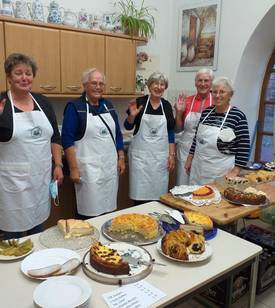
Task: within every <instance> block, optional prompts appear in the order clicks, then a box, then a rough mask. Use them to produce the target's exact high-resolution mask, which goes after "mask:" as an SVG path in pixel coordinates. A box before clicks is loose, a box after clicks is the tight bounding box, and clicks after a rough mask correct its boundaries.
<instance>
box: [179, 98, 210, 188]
mask: <svg viewBox="0 0 275 308" xmlns="http://www.w3.org/2000/svg"><path fill="white" fill-rule="evenodd" d="M195 99H196V95H195V96H194V97H193V99H192V103H191V107H190V112H189V113H188V114H187V116H186V118H185V121H184V131H183V133H182V135H181V138H180V139H179V141H178V143H177V170H176V174H177V179H176V185H189V175H188V174H187V173H186V171H185V169H184V164H185V162H186V158H187V156H188V154H189V150H190V147H191V145H192V142H193V138H194V135H195V132H196V128H197V125H198V123H199V120H200V116H201V112H202V110H203V109H204V108H203V107H204V102H205V99H204V100H203V101H202V102H201V108H200V112H192V109H193V105H194V102H195ZM209 99H210V104H209V106H212V95H211V94H209Z"/></svg>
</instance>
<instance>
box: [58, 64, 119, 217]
mask: <svg viewBox="0 0 275 308" xmlns="http://www.w3.org/2000/svg"><path fill="white" fill-rule="evenodd" d="M82 83H83V86H84V90H85V92H84V93H83V94H82V96H81V97H80V98H78V99H76V100H75V101H73V102H69V103H68V104H67V106H66V109H65V112H64V120H63V126H62V143H63V147H64V149H65V154H66V158H67V161H68V164H69V169H70V178H71V180H72V181H73V182H74V184H75V193H76V202H77V212H78V217H79V218H83V219H86V218H88V217H93V216H97V215H100V214H103V213H106V212H110V211H113V210H115V209H116V208H117V191H118V175H119V174H122V173H123V172H124V170H125V163H124V151H123V140H122V134H121V131H120V127H119V123H118V117H117V114H116V112H115V110H114V108H113V106H112V104H111V102H109V101H107V100H105V99H104V98H103V97H102V93H103V90H104V86H105V77H104V76H103V75H102V73H101V72H99V71H98V70H97V69H95V68H91V69H88V70H87V71H85V72H84V73H83V76H82Z"/></svg>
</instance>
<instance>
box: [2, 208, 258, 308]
mask: <svg viewBox="0 0 275 308" xmlns="http://www.w3.org/2000/svg"><path fill="white" fill-rule="evenodd" d="M165 208H168V207H166V206H164V205H162V204H160V203H159V202H150V203H145V204H143V205H140V206H136V207H134V208H129V209H125V210H122V211H120V212H119V214H121V213H130V212H136V213H149V212H153V211H158V212H163V211H164V209H165ZM116 215H118V212H115V213H110V214H107V215H103V216H99V217H97V218H93V219H90V222H91V223H92V224H93V225H94V226H95V227H97V228H98V230H100V228H101V226H102V224H103V223H104V222H105V221H107V220H109V219H111V218H112V217H114V216H116ZM32 240H33V242H34V248H35V250H40V249H43V248H44V247H43V246H42V245H41V244H40V242H39V234H36V235H34V236H32ZM100 240H101V241H102V242H103V243H104V242H106V241H107V240H106V238H104V237H103V236H102V235H101V236H100ZM209 244H210V245H211V247H212V249H213V254H212V257H211V258H210V259H208V260H206V261H203V262H199V263H179V262H173V261H170V260H169V259H167V258H165V257H164V256H162V255H160V254H159V253H158V251H157V249H156V245H155V244H153V245H147V246H144V248H145V249H146V250H147V251H148V252H149V253H150V254H151V255H152V257H153V258H154V259H156V261H159V262H161V263H165V264H166V265H167V266H166V267H162V266H161V267H158V266H154V268H153V271H152V272H151V274H150V275H148V276H147V277H146V278H145V280H146V281H147V282H149V283H150V284H152V285H153V286H155V287H156V288H158V289H160V290H162V291H163V292H164V293H165V294H166V296H165V297H163V298H162V299H161V300H159V301H158V302H157V303H155V304H154V305H152V306H151V307H166V306H167V305H170V307H173V302H175V301H178V300H181V299H184V298H187V297H189V296H191V295H192V294H194V293H196V292H198V291H201V290H203V289H205V288H206V287H208V286H209V284H213V283H214V282H215V281H219V280H220V279H222V278H224V277H227V276H228V275H231V273H233V272H235V271H237V270H239V269H240V268H242V267H244V266H247V264H252V271H251V274H252V277H251V279H250V290H251V293H250V307H251V308H252V307H253V305H254V300H255V288H256V280H257V279H256V278H257V265H258V256H259V254H260V253H261V251H262V248H261V247H260V246H258V245H255V244H253V243H250V242H248V241H246V240H243V239H241V238H239V237H236V236H234V235H232V234H230V233H227V232H225V231H222V230H218V233H217V236H216V237H215V238H214V239H212V240H210V241H209ZM233 250H234V252H233ZM79 253H80V255H81V256H83V255H84V253H85V250H81V251H79ZM20 263H21V262H20V260H16V261H14V262H11V261H10V262H3V261H1V262H0V271H1V277H2V281H4V284H3V286H2V287H1V291H2V292H1V307H9V308H16V307H20V308H32V307H33V301H32V296H33V292H34V290H35V288H36V287H37V286H38V285H39V283H41V280H34V279H29V278H27V277H26V276H24V274H22V273H21V271H20ZM76 275H77V276H79V277H81V278H83V279H85V280H86V281H87V282H88V283H89V285H90V286H91V288H92V297H91V301H90V306H91V307H100V308H104V307H107V305H106V304H105V302H104V301H103V298H102V294H104V293H106V292H110V291H112V290H115V289H117V288H119V286H115V285H106V284H103V283H98V282H96V281H94V280H92V279H90V278H89V277H87V276H86V275H85V274H84V273H83V271H82V270H81V269H79V270H78V271H77V273H76Z"/></svg>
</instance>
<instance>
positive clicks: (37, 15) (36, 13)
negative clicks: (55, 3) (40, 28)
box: [28, 0, 44, 21]
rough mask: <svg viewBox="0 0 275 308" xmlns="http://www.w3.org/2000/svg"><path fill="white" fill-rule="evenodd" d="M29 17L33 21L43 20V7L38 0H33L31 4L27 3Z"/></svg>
mask: <svg viewBox="0 0 275 308" xmlns="http://www.w3.org/2000/svg"><path fill="white" fill-rule="evenodd" d="M28 5H29V11H30V15H31V19H32V20H33V21H44V8H43V4H42V2H41V1H40V0H35V1H34V2H33V3H32V4H31V3H28Z"/></svg>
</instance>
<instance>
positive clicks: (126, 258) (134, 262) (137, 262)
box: [121, 255, 166, 266]
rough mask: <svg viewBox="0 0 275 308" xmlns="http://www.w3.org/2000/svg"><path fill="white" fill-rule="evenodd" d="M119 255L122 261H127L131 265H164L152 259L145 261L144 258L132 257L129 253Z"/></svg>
mask: <svg viewBox="0 0 275 308" xmlns="http://www.w3.org/2000/svg"><path fill="white" fill-rule="evenodd" d="M121 257H122V259H123V261H125V262H128V263H129V264H132V265H135V266H136V265H147V266H150V265H152V264H155V265H161V266H166V264H163V263H159V262H155V260H154V259H152V261H145V260H140V259H138V258H135V257H132V256H130V255H124V256H121Z"/></svg>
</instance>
